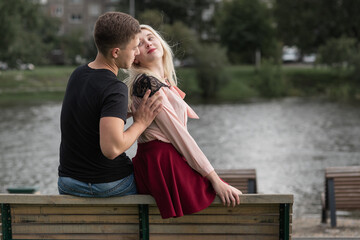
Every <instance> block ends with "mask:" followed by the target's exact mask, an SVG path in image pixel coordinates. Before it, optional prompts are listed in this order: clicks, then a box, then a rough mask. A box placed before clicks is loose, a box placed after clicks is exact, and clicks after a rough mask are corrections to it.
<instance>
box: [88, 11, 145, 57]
mask: <svg viewBox="0 0 360 240" xmlns="http://www.w3.org/2000/svg"><path fill="white" fill-rule="evenodd" d="M140 32H141V30H140V25H139V22H138V21H137V20H136V19H135V18H133V17H132V16H130V15H128V14H126V13H121V12H108V13H105V14H103V15H101V16H100V17H99V18H98V20H97V21H96V24H95V30H94V39H95V44H96V47H97V49H98V51H99V52H100V53H101V54H102V55H103V56H105V57H110V56H111V54H112V55H113V57H114V54H115V55H121V51H126V49H127V47H128V45H129V43H130V42H133V43H132V45H134V44H135V45H136V43H135V42H136V41H138V40H137V39H136V36H137V34H138V33H140ZM134 41H135V42H134ZM114 48H117V49H120V52H119V51H115V50H114V51H115V53H113V51H111V50H113V49H114ZM131 49H132V46H131ZM135 51H136V49H135ZM137 51H138V49H137ZM115 58H116V57H115Z"/></svg>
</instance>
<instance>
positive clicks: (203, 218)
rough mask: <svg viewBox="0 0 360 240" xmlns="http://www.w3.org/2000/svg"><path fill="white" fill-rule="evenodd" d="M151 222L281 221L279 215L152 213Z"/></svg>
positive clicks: (243, 222)
mask: <svg viewBox="0 0 360 240" xmlns="http://www.w3.org/2000/svg"><path fill="white" fill-rule="evenodd" d="M149 222H150V223H151V224H157V223H161V224H183V223H193V224H210V223H213V224H233V223H235V224H260V223H279V215H267V216H263V215H259V216H256V215H186V216H183V217H180V218H169V219H162V218H161V216H160V215H150V216H149Z"/></svg>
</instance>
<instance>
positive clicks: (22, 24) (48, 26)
mask: <svg viewBox="0 0 360 240" xmlns="http://www.w3.org/2000/svg"><path fill="white" fill-rule="evenodd" d="M57 30H58V22H57V21H56V20H53V19H51V18H50V17H48V16H46V15H45V14H44V13H43V12H42V11H41V8H40V6H39V5H38V4H36V3H33V2H32V1H27V0H17V1H0V32H1V38H0V60H1V61H6V62H8V64H9V65H10V66H15V65H16V62H18V61H21V62H32V63H35V64H39V63H44V61H45V60H44V59H45V58H44V56H46V54H47V53H48V52H49V50H50V49H51V47H52V45H53V44H54V42H55V41H56V32H57Z"/></svg>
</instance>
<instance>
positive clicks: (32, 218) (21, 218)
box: [12, 214, 139, 224]
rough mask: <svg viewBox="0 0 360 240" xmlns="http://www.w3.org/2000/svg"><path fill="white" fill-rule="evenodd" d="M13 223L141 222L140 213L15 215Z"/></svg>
mask: <svg viewBox="0 0 360 240" xmlns="http://www.w3.org/2000/svg"><path fill="white" fill-rule="evenodd" d="M12 221H13V223H48V224H50V223H67V224H71V223H82V224H92V223H98V224H100V223H101V224H106V223H116V224H121V223H133V224H138V223H139V216H138V215H47V214H45V215H13V218H12Z"/></svg>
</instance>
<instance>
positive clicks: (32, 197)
mask: <svg viewBox="0 0 360 240" xmlns="http://www.w3.org/2000/svg"><path fill="white" fill-rule="evenodd" d="M0 202H1V203H10V204H30V205H34V204H35V205H36V204H38V205H39V204H40V205H60V206H64V205H72V206H75V205H82V206H109V205H111V206H121V205H134V204H156V203H155V200H154V198H153V197H151V196H149V195H141V194H137V195H128V196H123V197H110V198H81V197H75V196H67V195H36V194H0ZM240 202H241V203H244V204H270V203H275V204H279V203H293V202H294V196H293V195H289V194H243V195H240ZM214 204H221V200H220V199H219V198H218V197H217V198H215V200H214Z"/></svg>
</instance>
